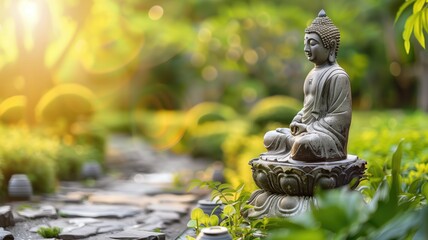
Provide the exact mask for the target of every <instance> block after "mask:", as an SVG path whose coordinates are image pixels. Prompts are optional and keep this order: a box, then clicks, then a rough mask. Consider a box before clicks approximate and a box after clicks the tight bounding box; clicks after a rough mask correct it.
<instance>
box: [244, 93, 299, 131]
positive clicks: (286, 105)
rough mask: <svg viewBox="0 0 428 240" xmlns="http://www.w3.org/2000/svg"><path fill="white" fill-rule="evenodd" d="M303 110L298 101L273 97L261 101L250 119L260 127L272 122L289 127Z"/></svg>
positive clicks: (283, 97) (250, 114) (252, 110)
mask: <svg viewBox="0 0 428 240" xmlns="http://www.w3.org/2000/svg"><path fill="white" fill-rule="evenodd" d="M301 108H302V103H301V102H300V101H298V100H297V99H294V98H291V97H287V96H273V97H267V98H264V99H262V100H260V101H259V102H258V103H257V104H256V105H255V106H254V107H253V108H252V109H251V111H250V113H249V117H250V119H252V121H254V123H256V124H257V125H258V126H260V127H264V126H266V125H268V124H269V123H272V122H277V123H281V124H283V125H288V124H290V123H291V121H292V120H293V118H294V116H296V114H297V113H298V112H299V111H300V109H301Z"/></svg>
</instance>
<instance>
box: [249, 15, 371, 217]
mask: <svg viewBox="0 0 428 240" xmlns="http://www.w3.org/2000/svg"><path fill="white" fill-rule="evenodd" d="M339 43H340V32H339V30H338V28H337V27H336V26H335V25H334V24H333V22H332V21H331V19H330V18H329V17H327V15H326V13H325V12H324V10H321V11H320V13H319V14H318V16H317V17H316V18H315V20H314V21H313V22H312V24H311V25H310V26H309V27H308V28H306V29H305V36H304V51H305V53H306V56H307V58H308V60H309V61H311V62H313V63H314V68H313V69H312V70H311V71H310V72H309V74H308V75H307V77H306V79H305V82H304V84H303V92H304V103H303V108H302V109H301V110H300V111H299V112H298V113H297V115H296V116H295V117H294V119H293V120H292V122H291V124H290V128H278V129H276V130H272V131H269V132H267V133H266V134H265V136H264V145H265V147H266V149H267V152H265V153H262V154H261V155H260V156H259V158H256V159H252V160H251V161H250V162H249V164H250V165H251V169H252V176H253V179H254V182H255V183H256V185H257V186H258V187H259V188H260V189H257V190H255V191H254V192H253V193H252V194H251V197H250V199H249V200H248V204H250V205H252V206H253V208H250V209H248V210H247V211H245V212H244V215H245V216H246V217H248V218H262V217H265V216H270V217H289V216H294V215H297V214H299V213H301V212H304V211H307V210H308V209H310V208H311V207H313V206H315V207H316V204H317V201H316V199H315V197H314V192H315V189H316V188H322V189H333V188H338V187H348V188H350V189H354V188H355V187H356V186H357V185H358V184H359V182H360V180H361V179H362V177H363V175H364V171H365V166H366V164H367V162H366V161H364V160H362V159H359V158H358V157H357V156H355V155H348V154H347V143H348V133H349V128H350V125H351V117H352V106H351V105H352V101H351V88H350V82H349V77H348V75H347V74H346V72H345V71H344V70H343V69H342V68H341V67H340V66H339V64H338V63H337V62H336V57H337V53H338V50H339Z"/></svg>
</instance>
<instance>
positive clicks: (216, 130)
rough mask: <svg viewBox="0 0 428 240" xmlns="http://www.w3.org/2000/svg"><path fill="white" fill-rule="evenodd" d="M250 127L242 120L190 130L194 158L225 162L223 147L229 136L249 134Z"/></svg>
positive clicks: (211, 124)
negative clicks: (207, 158)
mask: <svg viewBox="0 0 428 240" xmlns="http://www.w3.org/2000/svg"><path fill="white" fill-rule="evenodd" d="M249 130H250V125H249V124H248V123H247V122H245V121H242V120H235V121H228V122H225V121H215V122H206V123H204V124H201V125H198V126H197V127H195V128H193V129H191V130H189V135H190V141H189V147H190V152H191V154H192V155H193V156H197V157H209V158H211V159H214V160H223V156H224V155H223V149H222V145H223V143H224V142H225V141H226V139H227V138H228V137H229V136H233V135H236V134H238V135H242V134H247V133H248V132H249Z"/></svg>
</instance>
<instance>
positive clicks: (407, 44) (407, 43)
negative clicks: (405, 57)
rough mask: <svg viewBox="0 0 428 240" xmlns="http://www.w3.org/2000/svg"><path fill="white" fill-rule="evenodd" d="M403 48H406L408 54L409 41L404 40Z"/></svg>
mask: <svg viewBox="0 0 428 240" xmlns="http://www.w3.org/2000/svg"><path fill="white" fill-rule="evenodd" d="M404 49H405V50H406V53H407V54H409V52H410V41H409V40H404Z"/></svg>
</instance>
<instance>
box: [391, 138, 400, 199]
mask: <svg viewBox="0 0 428 240" xmlns="http://www.w3.org/2000/svg"><path fill="white" fill-rule="evenodd" d="M402 143H403V139H401V140H400V142H399V143H398V146H397V149H396V150H395V152H394V154H393V155H392V184H391V190H390V198H391V199H390V200H391V201H394V202H398V194H399V193H400V186H401V183H400V169H401V158H402V156H403V147H402V145H403V144H402Z"/></svg>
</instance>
